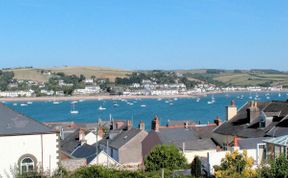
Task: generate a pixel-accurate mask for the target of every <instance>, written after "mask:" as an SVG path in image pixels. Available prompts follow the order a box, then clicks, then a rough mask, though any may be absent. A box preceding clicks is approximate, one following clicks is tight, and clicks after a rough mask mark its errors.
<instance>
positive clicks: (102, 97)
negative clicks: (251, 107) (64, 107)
mask: <svg viewBox="0 0 288 178" xmlns="http://www.w3.org/2000/svg"><path fill="white" fill-rule="evenodd" d="M249 92H251V93H263V92H269V93H275V92H277V93H278V92H279V93H283V92H288V90H282V91H229V92H228V91H227V92H226V91H215V92H206V93H195V94H193V95H147V96H144V95H131V96H129V95H96V96H57V97H53V96H47V97H46V96H45V97H16V98H0V101H1V102H27V101H73V100H117V99H118V100H119V99H158V98H162V99H170V98H197V97H203V96H207V95H213V94H224V93H226V94H229V93H249Z"/></svg>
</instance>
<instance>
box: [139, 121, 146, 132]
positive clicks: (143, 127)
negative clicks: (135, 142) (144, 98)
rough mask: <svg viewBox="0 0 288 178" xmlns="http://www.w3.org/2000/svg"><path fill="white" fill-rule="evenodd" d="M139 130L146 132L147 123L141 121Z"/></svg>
mask: <svg viewBox="0 0 288 178" xmlns="http://www.w3.org/2000/svg"><path fill="white" fill-rule="evenodd" d="M139 129H141V130H145V123H144V121H143V120H141V121H140V123H139Z"/></svg>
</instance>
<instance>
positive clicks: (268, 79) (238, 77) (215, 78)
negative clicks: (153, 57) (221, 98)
mask: <svg viewBox="0 0 288 178" xmlns="http://www.w3.org/2000/svg"><path fill="white" fill-rule="evenodd" d="M209 70H210V72H209ZM195 71H197V70H192V71H181V73H182V74H183V75H186V76H187V77H189V78H196V79H198V80H206V81H210V82H211V83H213V82H215V83H217V82H220V83H222V84H224V85H232V86H259V85H260V86H268V85H284V86H288V73H287V72H279V71H271V70H242V71H240V70H235V71H233V70H217V69H207V70H206V71H205V70H198V71H201V72H195Z"/></svg>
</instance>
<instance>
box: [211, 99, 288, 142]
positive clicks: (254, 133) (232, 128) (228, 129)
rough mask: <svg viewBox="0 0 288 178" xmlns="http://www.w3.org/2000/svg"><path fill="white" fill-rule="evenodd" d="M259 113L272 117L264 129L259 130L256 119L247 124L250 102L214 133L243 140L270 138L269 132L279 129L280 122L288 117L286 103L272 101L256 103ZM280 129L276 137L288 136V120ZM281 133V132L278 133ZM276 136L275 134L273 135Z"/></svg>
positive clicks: (287, 103) (287, 105) (257, 119)
mask: <svg viewBox="0 0 288 178" xmlns="http://www.w3.org/2000/svg"><path fill="white" fill-rule="evenodd" d="M257 103H258V108H259V110H260V111H263V112H264V113H265V115H266V116H268V117H273V116H274V118H273V121H272V122H271V123H270V124H269V125H266V126H265V128H259V118H256V119H255V121H253V123H251V124H250V123H249V119H248V118H247V109H248V108H249V106H250V102H248V103H246V104H245V105H244V106H243V107H242V108H241V109H240V110H239V111H238V113H237V115H236V116H235V117H233V118H232V119H231V120H230V121H226V122H224V123H223V124H222V125H220V126H219V127H217V128H216V129H215V130H214V132H215V133H218V134H223V135H231V136H235V135H236V136H238V137H243V138H257V137H264V136H271V130H273V129H276V128H277V127H280V125H281V122H284V120H285V119H284V117H286V116H287V115H288V102H287V101H272V102H257ZM286 122H287V123H286V124H282V126H283V125H284V127H282V129H279V128H277V129H276V130H278V135H283V134H288V120H286ZM280 131H281V132H280ZM275 136H277V134H276V135H275Z"/></svg>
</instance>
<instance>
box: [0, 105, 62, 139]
mask: <svg viewBox="0 0 288 178" xmlns="http://www.w3.org/2000/svg"><path fill="white" fill-rule="evenodd" d="M55 132H56V131H55V130H53V129H51V128H49V127H47V126H46V125H44V124H42V123H40V122H38V121H36V120H34V119H31V118H29V117H26V116H24V115H22V114H20V113H18V112H16V111H14V110H12V109H10V108H8V107H7V106H5V105H4V104H2V103H0V136H10V135H34V134H46V133H55Z"/></svg>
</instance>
